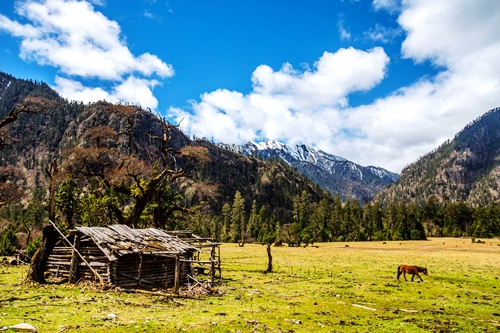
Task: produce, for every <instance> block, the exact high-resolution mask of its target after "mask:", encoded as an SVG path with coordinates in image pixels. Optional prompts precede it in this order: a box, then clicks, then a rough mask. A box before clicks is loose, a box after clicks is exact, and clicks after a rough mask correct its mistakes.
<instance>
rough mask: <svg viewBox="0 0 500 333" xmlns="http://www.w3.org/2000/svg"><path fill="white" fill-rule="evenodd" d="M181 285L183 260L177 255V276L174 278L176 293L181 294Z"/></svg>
mask: <svg viewBox="0 0 500 333" xmlns="http://www.w3.org/2000/svg"><path fill="white" fill-rule="evenodd" d="M180 284H181V260H180V258H179V254H176V255H175V276H174V293H176V294H177V293H178V292H179V287H180Z"/></svg>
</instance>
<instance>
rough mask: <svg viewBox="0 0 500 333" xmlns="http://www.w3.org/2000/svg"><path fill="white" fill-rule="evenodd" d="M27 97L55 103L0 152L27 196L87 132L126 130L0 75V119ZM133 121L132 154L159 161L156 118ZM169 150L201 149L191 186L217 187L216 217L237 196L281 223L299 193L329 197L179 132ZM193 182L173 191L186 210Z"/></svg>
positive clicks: (25, 121) (289, 173)
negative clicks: (203, 158) (204, 155)
mask: <svg viewBox="0 0 500 333" xmlns="http://www.w3.org/2000/svg"><path fill="white" fill-rule="evenodd" d="M27 96H41V97H46V98H49V99H53V100H56V101H57V106H56V107H55V108H54V109H51V110H50V111H48V112H43V113H40V114H36V115H35V114H21V115H20V116H19V119H18V121H16V122H14V123H12V124H11V125H10V126H9V136H11V137H13V138H15V140H14V141H13V143H12V144H11V145H10V146H6V147H3V148H2V149H0V167H1V166H17V167H19V168H20V169H21V170H22V172H23V175H24V176H23V179H24V180H23V184H22V185H23V187H24V190H25V191H26V192H27V193H28V194H30V193H33V189H35V188H37V187H40V188H42V189H48V185H47V184H48V179H47V176H46V172H45V169H46V168H47V167H48V166H49V164H50V162H51V161H52V160H53V159H56V160H58V162H59V164H60V163H61V162H62V155H63V152H64V151H65V150H66V149H68V148H71V147H74V146H75V145H77V144H78V143H79V142H82V136H83V134H84V132H85V131H86V130H87V129H88V128H91V127H96V126H109V127H111V128H112V129H114V130H115V131H116V132H118V133H125V132H126V130H127V122H126V120H125V119H124V118H123V117H121V116H119V115H117V114H113V113H110V112H106V111H105V110H104V109H105V108H106V106H107V105H108V104H107V103H105V102H97V103H89V104H83V103H81V102H71V101H67V100H65V99H63V98H61V97H60V96H59V95H58V94H57V93H56V92H55V91H53V90H52V89H51V88H50V87H49V86H48V85H46V84H45V83H42V82H36V81H32V80H22V79H16V78H14V77H12V76H10V75H8V74H5V73H1V72H0V117H5V116H6V115H7V114H8V112H9V111H10V110H11V109H12V107H13V106H14V104H15V103H18V102H20V101H22V100H23V99H24V98H25V97H27ZM139 110H140V112H139V113H138V115H137V116H136V118H135V123H134V141H135V143H136V145H137V149H136V154H137V155H138V157H139V158H140V159H141V160H143V161H146V162H147V163H154V162H155V161H157V160H160V159H161V156H155V152H156V154H158V149H156V148H155V147H154V146H153V145H152V143H151V140H150V139H149V137H148V136H146V135H145V133H151V134H152V135H153V136H154V135H160V134H159V128H158V122H157V121H155V119H154V118H155V115H154V114H152V113H151V112H149V111H146V110H141V109H139ZM170 144H171V145H172V146H173V147H174V148H175V149H180V148H182V147H184V146H187V145H194V146H204V147H206V148H207V149H208V152H209V155H210V159H211V161H210V162H209V163H207V164H206V165H204V166H203V167H201V168H200V169H199V170H197V171H196V172H195V173H194V174H193V178H194V180H200V181H202V182H205V183H208V184H212V185H216V186H217V187H218V195H217V196H215V199H214V200H213V201H212V202H211V203H210V205H211V208H212V210H213V212H214V213H215V214H220V211H221V209H222V206H223V205H224V204H226V203H232V201H233V198H234V196H235V193H236V191H239V192H240V193H241V196H242V197H243V198H244V199H245V205H246V210H247V211H250V208H251V205H252V202H253V201H254V200H255V202H256V204H257V207H259V208H260V207H262V206H266V209H267V210H268V212H269V213H273V214H274V215H275V217H276V218H277V219H279V220H281V221H283V222H284V221H289V220H291V219H292V218H293V213H292V209H293V198H294V197H295V196H297V195H300V194H301V193H302V192H306V193H308V195H309V196H310V198H311V199H312V200H314V201H319V200H321V199H323V198H327V197H330V194H329V193H328V192H326V191H324V190H322V189H321V188H319V187H318V186H317V185H315V184H313V183H312V182H311V181H310V180H309V179H307V177H305V176H304V175H302V174H301V173H299V172H297V171H296V170H294V169H293V168H291V167H289V166H288V165H286V164H284V163H277V162H275V161H269V162H266V161H262V160H259V159H256V158H254V157H251V156H244V155H242V154H238V153H235V152H233V151H231V150H228V149H223V148H221V147H219V146H217V145H215V144H213V143H211V142H208V141H205V140H191V139H190V138H189V137H188V136H186V135H185V134H184V133H183V132H181V131H180V130H178V129H175V128H174V129H173V130H172V132H171V140H170ZM116 145H117V149H120V150H122V151H126V149H127V143H126V140H119V142H117V143H116ZM193 186H194V185H193V179H189V178H188V179H185V180H184V181H183V182H182V183H179V185H178V190H179V191H180V192H181V193H182V194H183V195H184V197H185V198H186V200H185V201H186V206H196V205H198V204H199V198H197V197H196V196H195V195H193V193H195V189H193Z"/></svg>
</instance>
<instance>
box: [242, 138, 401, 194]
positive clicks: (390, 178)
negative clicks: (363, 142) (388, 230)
mask: <svg viewBox="0 0 500 333" xmlns="http://www.w3.org/2000/svg"><path fill="white" fill-rule="evenodd" d="M235 149H237V150H239V151H240V152H241V153H242V154H244V155H247V156H258V157H259V158H261V159H264V160H269V159H271V158H276V159H279V160H283V161H285V162H286V163H287V164H288V165H290V166H291V167H295V168H296V169H297V170H298V171H300V172H302V173H303V174H305V175H306V176H307V177H309V178H310V179H311V180H312V181H313V182H315V183H317V184H318V185H319V186H321V187H322V188H324V189H326V190H328V191H329V192H330V193H332V194H334V195H337V194H338V195H340V196H341V197H342V198H348V197H354V198H356V199H357V200H358V201H360V202H362V201H364V200H368V201H369V200H371V199H372V198H373V196H374V195H375V194H376V193H377V192H379V191H380V190H382V189H384V188H385V187H386V186H387V185H389V184H393V183H395V182H396V181H397V179H398V174H396V173H393V172H389V171H387V170H385V169H382V168H378V167H374V166H367V167H363V166H361V165H359V164H356V163H353V162H351V161H348V160H346V159H345V158H342V157H339V156H335V155H331V154H328V153H325V152H324V151H321V150H319V149H316V148H314V147H309V146H305V145H296V146H294V147H290V146H287V145H284V144H282V143H280V142H277V141H274V140H273V141H263V142H259V143H256V142H249V143H247V144H246V145H244V146H242V147H239V148H235Z"/></svg>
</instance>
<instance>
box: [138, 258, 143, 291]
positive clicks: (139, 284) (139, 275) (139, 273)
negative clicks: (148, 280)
mask: <svg viewBox="0 0 500 333" xmlns="http://www.w3.org/2000/svg"><path fill="white" fill-rule="evenodd" d="M141 269H142V252H139V272H138V273H137V287H140V286H141Z"/></svg>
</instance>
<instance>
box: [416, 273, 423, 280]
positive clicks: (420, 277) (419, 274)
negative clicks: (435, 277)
mask: <svg viewBox="0 0 500 333" xmlns="http://www.w3.org/2000/svg"><path fill="white" fill-rule="evenodd" d="M417 276H418V277H419V278H420V281H421V282H424V280H423V279H422V277H421V276H420V274H418V273H417Z"/></svg>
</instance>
